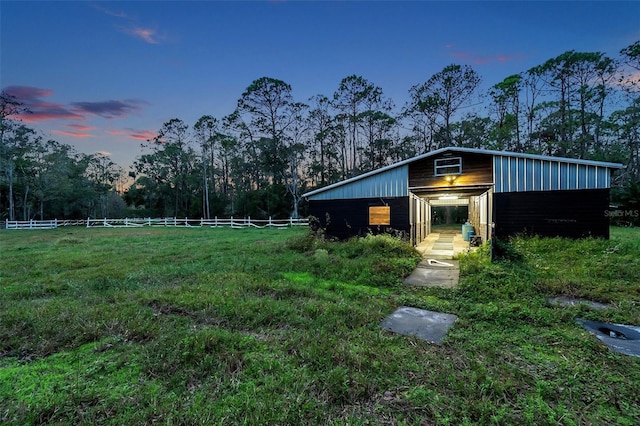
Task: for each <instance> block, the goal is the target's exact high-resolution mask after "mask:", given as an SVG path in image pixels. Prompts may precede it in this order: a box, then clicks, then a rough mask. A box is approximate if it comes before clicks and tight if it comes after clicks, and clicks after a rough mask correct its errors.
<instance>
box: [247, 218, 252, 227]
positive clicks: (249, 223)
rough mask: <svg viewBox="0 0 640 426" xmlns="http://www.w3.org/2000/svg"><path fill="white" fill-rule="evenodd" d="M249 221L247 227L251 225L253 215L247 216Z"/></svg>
mask: <svg viewBox="0 0 640 426" xmlns="http://www.w3.org/2000/svg"><path fill="white" fill-rule="evenodd" d="M247 221H248V222H247V227H250V226H251V216H248V217H247Z"/></svg>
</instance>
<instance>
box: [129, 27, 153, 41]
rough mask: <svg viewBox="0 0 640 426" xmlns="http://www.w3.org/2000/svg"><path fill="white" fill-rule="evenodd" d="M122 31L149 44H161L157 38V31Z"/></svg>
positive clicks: (138, 29)
mask: <svg viewBox="0 0 640 426" xmlns="http://www.w3.org/2000/svg"><path fill="white" fill-rule="evenodd" d="M122 31H123V32H124V33H126V34H129V35H132V36H134V37H136V38H139V39H141V40H143V41H145V42H147V43H149V44H158V43H159V42H160V41H159V40H158V38H157V34H156V31H155V30H152V29H150V28H140V27H136V28H124V29H123V30H122Z"/></svg>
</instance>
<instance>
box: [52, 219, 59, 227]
mask: <svg viewBox="0 0 640 426" xmlns="http://www.w3.org/2000/svg"><path fill="white" fill-rule="evenodd" d="M53 227H54V228H57V227H58V218H55V219H53Z"/></svg>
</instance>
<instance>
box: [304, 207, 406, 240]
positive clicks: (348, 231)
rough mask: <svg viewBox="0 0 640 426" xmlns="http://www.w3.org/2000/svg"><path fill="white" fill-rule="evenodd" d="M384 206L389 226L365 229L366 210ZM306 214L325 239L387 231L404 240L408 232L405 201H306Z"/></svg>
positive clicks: (367, 220)
mask: <svg viewBox="0 0 640 426" xmlns="http://www.w3.org/2000/svg"><path fill="white" fill-rule="evenodd" d="M384 205H388V206H389V207H390V208H391V225H389V226H369V207H370V206H384ZM309 214H310V216H314V217H315V218H317V219H318V220H319V222H320V226H321V227H322V228H324V229H325V232H326V233H327V235H330V236H333V237H337V238H340V239H345V238H349V237H352V236H355V235H364V234H368V233H373V234H377V233H382V232H385V231H386V230H388V229H389V228H392V229H395V230H397V231H403V232H404V233H406V235H407V237H408V235H409V231H410V228H411V227H410V224H409V197H392V198H354V199H348V200H344V199H343V200H309ZM327 219H328V224H327Z"/></svg>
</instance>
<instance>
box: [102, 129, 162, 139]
mask: <svg viewBox="0 0 640 426" xmlns="http://www.w3.org/2000/svg"><path fill="white" fill-rule="evenodd" d="M108 133H109V134H110V135H114V136H126V137H128V138H131V139H135V140H140V141H147V140H150V139H153V138H155V137H156V136H157V133H156V132H152V131H150V130H138V129H132V128H127V129H124V130H109V131H108Z"/></svg>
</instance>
